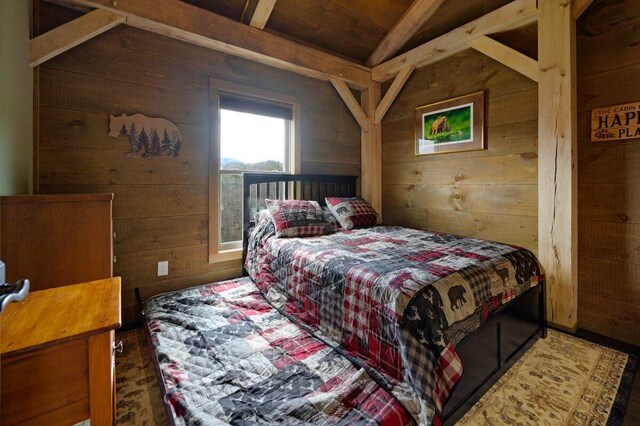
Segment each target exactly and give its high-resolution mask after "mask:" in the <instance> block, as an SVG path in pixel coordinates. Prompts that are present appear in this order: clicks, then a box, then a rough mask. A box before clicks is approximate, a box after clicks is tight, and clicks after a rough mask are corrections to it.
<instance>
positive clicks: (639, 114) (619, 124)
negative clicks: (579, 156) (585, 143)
mask: <svg viewBox="0 0 640 426" xmlns="http://www.w3.org/2000/svg"><path fill="white" fill-rule="evenodd" d="M632 138H640V102H634V103H632V104H623V105H615V106H611V107H606V108H597V109H594V110H592V111H591V142H602V141H614V140H621V139H632Z"/></svg>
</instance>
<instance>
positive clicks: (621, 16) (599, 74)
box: [577, 0, 640, 345]
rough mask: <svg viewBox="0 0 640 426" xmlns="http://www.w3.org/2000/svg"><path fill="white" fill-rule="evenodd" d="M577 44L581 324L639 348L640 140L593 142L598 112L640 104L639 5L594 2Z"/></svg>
mask: <svg viewBox="0 0 640 426" xmlns="http://www.w3.org/2000/svg"><path fill="white" fill-rule="evenodd" d="M577 40H578V59H577V60H578V185H579V191H578V196H579V202H578V217H579V219H578V229H579V233H578V239H579V251H578V253H579V260H578V262H579V263H578V274H579V287H578V323H579V327H581V328H585V329H588V330H591V331H594V332H596V333H600V334H604V335H607V336H610V337H613V338H616V339H619V340H623V341H626V342H629V343H633V344H635V345H640V326H639V324H640V139H630V140H626V141H612V142H601V143H592V142H591V141H590V116H591V110H592V109H593V108H599V107H604V106H611V105H616V104H623V103H627V102H638V101H640V2H638V1H637V0H620V1H596V2H594V3H593V4H592V5H591V7H590V8H589V9H587V11H586V12H585V15H583V16H582V17H581V18H580V20H579V21H578V25H577ZM636 179H639V180H636Z"/></svg>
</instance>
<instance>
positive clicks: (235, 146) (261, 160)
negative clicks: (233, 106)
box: [220, 109, 290, 172]
mask: <svg viewBox="0 0 640 426" xmlns="http://www.w3.org/2000/svg"><path fill="white" fill-rule="evenodd" d="M289 123H290V122H289V120H284V119H281V118H273V117H265V116H261V115H254V114H247V113H243V112H236V111H229V110H224V109H223V110H220V159H221V160H220V169H222V170H243V171H268V172H282V171H285V167H284V164H285V146H286V142H287V132H286V129H287V126H288V125H289Z"/></svg>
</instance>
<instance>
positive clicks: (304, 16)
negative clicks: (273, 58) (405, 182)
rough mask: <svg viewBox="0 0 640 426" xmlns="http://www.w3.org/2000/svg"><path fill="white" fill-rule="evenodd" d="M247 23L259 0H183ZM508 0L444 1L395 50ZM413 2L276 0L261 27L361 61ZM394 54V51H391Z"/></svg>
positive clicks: (418, 43) (400, 0)
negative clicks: (411, 35)
mask: <svg viewBox="0 0 640 426" xmlns="http://www.w3.org/2000/svg"><path fill="white" fill-rule="evenodd" d="M182 1H184V2H185V3H189V4H191V5H194V6H197V7H200V8H203V9H206V10H208V11H211V12H214V13H217V14H219V15H222V16H225V17H227V18H229V19H233V20H234V21H237V22H242V23H245V24H249V22H250V21H251V17H252V16H253V13H254V11H255V9H256V6H257V4H258V0H182ZM510 1H511V0H471V1H470V0H447V1H445V2H444V3H443V5H442V6H441V7H439V8H438V10H437V11H436V12H435V14H434V15H433V16H432V17H431V18H430V19H429V20H428V21H427V22H426V23H425V24H424V25H423V26H422V28H420V29H418V30H417V31H416V32H415V34H414V35H413V37H411V38H410V39H409V41H408V42H407V43H406V44H405V45H404V46H403V47H402V48H401V49H400V51H399V52H398V53H404V52H406V51H408V50H410V49H412V48H414V47H417V46H419V45H421V44H424V43H425V42H427V41H429V40H431V39H433V38H435V37H438V36H440V35H442V34H445V33H447V32H449V31H451V30H453V29H455V28H457V27H459V26H461V25H463V24H466V23H468V22H470V21H473V20H474V19H477V18H479V17H481V16H483V15H485V14H487V13H489V12H492V11H493V10H495V9H497V8H499V7H501V6H504V5H505V4H507V3H509V2H510ZM412 3H413V0H278V1H277V2H276V4H275V7H274V8H273V11H272V12H271V16H270V17H269V19H268V21H267V23H266V26H265V28H264V30H265V31H267V32H270V33H273V34H277V35H280V36H283V37H286V38H289V39H292V40H295V41H297V42H300V43H303V44H307V45H310V46H313V47H315V48H319V49H322V50H325V51H328V52H331V53H333V54H336V55H338V56H342V57H344V58H347V59H350V60H353V61H356V62H359V63H362V64H364V63H365V62H366V60H367V58H368V57H369V56H370V55H371V53H372V52H373V51H374V50H375V48H376V46H378V44H379V43H380V41H382V39H383V38H384V36H385V35H386V34H387V33H388V32H389V30H390V29H391V28H392V27H393V25H394V24H395V23H396V22H397V21H398V20H399V19H400V18H401V17H402V15H403V14H404V13H405V12H406V11H407V9H409V7H410V6H411V4H412ZM392 56H395V55H392Z"/></svg>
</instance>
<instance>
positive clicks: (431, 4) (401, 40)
mask: <svg viewBox="0 0 640 426" xmlns="http://www.w3.org/2000/svg"><path fill="white" fill-rule="evenodd" d="M442 3H444V0H414V2H413V3H412V4H411V6H409V8H408V9H407V11H406V12H405V13H404V14H403V15H402V17H400V19H399V20H398V22H396V23H395V24H394V25H393V27H391V29H390V30H389V32H388V33H387V34H386V35H385V36H384V38H383V39H382V41H381V42H380V43H379V44H378V46H377V47H376V48H375V50H374V51H373V52H372V53H371V55H369V58H368V59H367V61H366V64H367V66H369V67H374V66H376V65H378V64H379V63H381V62H382V61H384V60H385V59H388V58H390V57H391V55H393V54H394V53H396V52H397V51H398V50H400V48H401V47H402V46H404V45H405V43H406V42H407V41H409V39H410V38H411V37H412V36H413V35H414V34H415V33H416V32H417V31H418V30H419V29H420V28H422V26H423V25H424V24H425V23H426V22H427V21H428V20H429V18H431V17H432V16H433V14H434V13H435V12H436V10H438V8H439V7H440V6H441V5H442Z"/></svg>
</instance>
